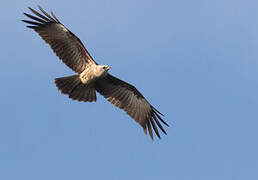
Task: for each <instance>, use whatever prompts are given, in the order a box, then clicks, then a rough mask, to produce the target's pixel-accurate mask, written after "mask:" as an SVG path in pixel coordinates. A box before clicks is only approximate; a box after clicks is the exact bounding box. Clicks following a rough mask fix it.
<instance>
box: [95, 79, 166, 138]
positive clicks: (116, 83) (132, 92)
mask: <svg viewBox="0 0 258 180" xmlns="http://www.w3.org/2000/svg"><path fill="white" fill-rule="evenodd" d="M95 88H96V90H97V91H98V92H99V93H100V94H101V95H103V96H104V97H105V98H106V99H107V100H108V101H110V102H111V103H112V104H114V105H115V106H117V107H119V108H121V109H123V110H124V111H125V112H126V113H127V114H128V115H129V116H131V117H132V118H133V119H134V120H135V121H136V122H138V123H139V124H140V125H141V126H142V127H143V129H144V133H145V134H147V128H148V131H149V134H150V137H151V138H152V139H153V133H152V128H153V129H154V131H155V133H156V135H157V136H158V137H159V138H160V135H159V131H158V128H157V126H158V127H159V128H160V129H161V131H162V132H163V133H164V134H167V133H166V131H165V130H164V128H163V127H162V126H161V124H160V122H159V121H161V122H162V123H164V124H165V125H167V126H168V124H167V123H166V122H165V121H164V120H163V119H162V118H161V116H160V115H162V114H161V113H160V112H159V111H158V110H157V109H155V108H154V107H153V106H151V105H150V104H149V103H148V101H147V100H146V99H145V98H144V97H143V95H142V94H141V93H140V92H139V91H138V90H137V89H136V88H135V87H134V86H132V85H130V84H128V83H126V82H124V81H122V80H120V79H118V78H116V77H114V76H112V75H110V74H108V75H107V76H106V77H104V78H103V79H100V80H98V81H97V82H96V85H95ZM156 125H157V126H156Z"/></svg>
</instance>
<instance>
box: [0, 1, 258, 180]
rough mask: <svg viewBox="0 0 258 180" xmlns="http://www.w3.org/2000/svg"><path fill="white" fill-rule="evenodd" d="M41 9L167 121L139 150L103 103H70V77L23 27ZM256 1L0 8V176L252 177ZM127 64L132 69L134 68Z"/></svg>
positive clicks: (133, 131) (41, 179)
mask: <svg viewBox="0 0 258 180" xmlns="http://www.w3.org/2000/svg"><path fill="white" fill-rule="evenodd" d="M37 4H40V5H41V6H42V7H43V8H44V9H45V10H47V11H49V10H50V9H52V10H53V11H54V12H55V14H56V16H57V17H58V18H59V19H60V20H61V21H62V22H63V24H64V25H65V26H66V27H67V28H69V29H70V30H71V31H72V32H73V33H75V34H76V35H77V36H78V37H79V38H80V39H81V40H82V42H83V43H84V45H85V46H86V47H87V49H88V50H89V52H90V53H91V55H92V56H93V57H94V58H95V60H96V61H97V62H99V63H100V64H108V65H110V66H111V67H112V69H111V71H110V72H111V74H113V75H116V76H118V77H119V78H121V79H123V80H125V81H127V82H129V83H131V84H133V85H135V86H136V87H137V88H138V90H140V91H141V92H142V93H143V94H144V95H145V97H146V98H147V99H148V100H149V102H151V103H152V104H153V105H154V106H155V107H157V109H159V110H160V111H161V112H162V113H164V114H165V120H166V121H167V122H168V123H169V124H170V127H169V128H166V130H167V132H168V135H167V136H162V139H161V140H158V139H155V141H151V139H150V138H149V137H146V136H145V135H144V133H143V131H142V128H141V127H140V126H139V125H138V124H137V123H135V122H134V121H133V120H132V119H131V118H130V117H129V116H127V115H126V114H125V113H124V112H123V111H122V110H120V109H117V108H115V107H113V106H112V105H111V104H110V103H109V102H107V101H106V100H105V99H104V98H103V97H101V96H98V101H97V102H96V103H81V102H76V101H72V100H70V99H68V98H67V96H64V95H62V94H60V93H59V91H57V90H56V87H55V84H54V82H53V80H54V78H56V77H61V76H67V75H72V74H73V72H72V71H71V70H70V69H69V68H68V67H66V66H65V65H64V64H63V63H62V62H61V61H60V60H59V59H58V58H57V57H56V56H55V54H54V53H53V52H52V51H51V50H50V48H49V46H48V45H47V44H45V43H44V42H43V40H41V39H40V37H39V36H38V35H37V34H36V33H35V32H34V31H32V30H31V29H27V28H25V24H24V23H22V22H21V21H20V20H21V19H24V18H25V17H24V16H23V14H22V13H23V12H29V11H28V9H27V8H26V7H27V6H31V7H33V8H35V7H36V5H37ZM257 7H258V1H254V0H245V1H240V0H226V1H225V0H217V1H207V0H195V1H192V0H180V1H179V0H176V1H170V0H169V1H168V0H164V1H151V0H142V1H139V0H130V1H121V0H114V1H108V0H97V1H90V0H84V1H82V0H81V1H78V0H73V1H50V0H46V1H43V2H42V1H32V0H25V1H18V0H16V1H14V0H11V1H4V2H2V3H1V7H0V9H1V11H0V15H1V16H0V21H1V29H0V31H1V43H0V47H1V55H0V58H1V66H0V81H1V86H0V87H1V88H0V99H1V100H0V109H1V110H0V144H1V146H0V172H1V173H0V179H3V180H17V179H19V180H58V179H62V180H70V179H78V180H84V179H117V180H120V179H123V180H131V179H139V180H144V179H148V180H156V179H162V180H163V179H164V180H171V179H176V180H189V179H194V180H195V179H196V180H207V179H208V180H218V179H219V180H242V179H248V180H257V179H258V143H257V137H258V131H257V128H258V11H257ZM135 65H137V66H135Z"/></svg>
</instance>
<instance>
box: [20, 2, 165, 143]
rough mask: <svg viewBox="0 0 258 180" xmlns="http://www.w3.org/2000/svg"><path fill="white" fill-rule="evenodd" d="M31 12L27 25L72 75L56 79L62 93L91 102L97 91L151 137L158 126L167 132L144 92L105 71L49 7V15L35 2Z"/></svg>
mask: <svg viewBox="0 0 258 180" xmlns="http://www.w3.org/2000/svg"><path fill="white" fill-rule="evenodd" d="M28 8H29V10H30V11H31V12H32V15H31V14H27V13H24V15H25V16H27V17H28V18H30V20H22V21H23V22H25V23H28V24H29V25H28V26H27V27H28V28H31V29H33V30H35V31H36V32H37V33H38V34H39V35H40V36H41V38H42V39H43V40H44V41H45V42H46V43H48V44H49V45H50V47H51V49H52V50H53V51H54V53H55V54H56V55H57V56H58V57H59V58H60V59H61V60H62V62H63V63H65V64H66V65H67V66H68V67H69V68H71V69H72V70H73V71H75V72H76V74H75V75H72V76H67V77H61V78H56V79H55V84H56V87H57V89H58V90H59V91H61V93H63V94H66V95H68V96H69V98H71V99H73V100H77V101H84V102H94V101H96V100H97V97H96V92H98V93H100V94H101V95H102V96H104V97H105V98H106V99H107V100H108V101H109V102H111V103H112V104H113V105H115V106H117V107H119V108H121V109H123V110H124V111H125V112H126V113H127V114H128V115H129V116H131V118H133V119H134V120H135V121H136V122H137V123H139V124H140V125H141V126H142V128H143V130H144V133H145V134H146V135H147V131H148V133H149V135H150V137H151V139H152V140H153V132H152V129H153V130H154V132H155V134H156V135H157V136H158V137H159V138H160V134H159V131H158V128H157V127H159V129H160V130H161V131H162V132H163V133H164V134H167V133H166V131H165V130H164V128H163V127H162V125H161V123H160V122H162V123H163V124H165V125H166V126H168V124H167V123H166V122H165V121H164V120H163V119H162V118H161V116H163V114H162V113H161V112H159V111H158V110H157V109H155V108H154V107H153V106H152V105H151V104H150V103H149V102H148V101H147V100H146V99H145V98H144V96H143V95H142V94H141V93H140V92H139V91H138V90H137V89H136V88H135V87H134V86H133V85H131V84H129V83H127V82H124V81H122V80H120V79H118V78H116V77H114V76H112V75H111V74H110V73H108V71H109V70H110V66H108V65H99V64H98V63H97V62H95V61H94V59H93V58H92V57H91V55H90V54H89V52H88V51H87V49H86V48H85V47H84V45H83V44H82V42H81V40H80V39H79V38H78V37H76V36H75V35H74V34H73V33H72V32H71V31H69V30H68V29H67V28H66V27H65V26H64V25H63V24H62V23H61V22H60V21H59V20H58V19H57V18H56V16H55V15H54V13H53V12H52V11H51V15H50V14H48V13H47V12H45V11H44V10H43V9H42V8H41V7H40V6H38V8H39V10H40V11H41V13H39V12H38V11H36V10H34V9H32V8H30V7H28Z"/></svg>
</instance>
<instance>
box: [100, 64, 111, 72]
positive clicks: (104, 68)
mask: <svg viewBox="0 0 258 180" xmlns="http://www.w3.org/2000/svg"><path fill="white" fill-rule="evenodd" d="M101 68H102V70H103V71H104V72H108V70H109V69H111V67H110V66H108V65H101Z"/></svg>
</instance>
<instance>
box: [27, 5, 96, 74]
mask: <svg viewBox="0 0 258 180" xmlns="http://www.w3.org/2000/svg"><path fill="white" fill-rule="evenodd" d="M38 8H39V10H40V11H41V12H42V13H43V15H42V14H40V13H39V12H37V11H36V10H34V9H32V8H30V7H29V9H30V10H31V12H32V13H33V14H35V15H36V16H33V15H30V14H27V13H24V15H26V16H27V17H29V18H31V19H32V20H34V21H28V20H22V21H23V22H26V23H28V24H30V25H29V26H27V27H28V28H32V29H34V30H35V31H36V32H37V33H38V34H39V35H40V36H41V37H42V39H44V40H45V41H46V42H47V43H48V44H49V45H50V46H51V48H52V50H53V51H54V52H55V53H56V55H57V56H58V57H59V58H60V59H61V60H62V61H63V62H64V63H65V64H66V65H67V66H68V67H70V68H71V69H72V70H74V71H75V72H78V73H81V72H82V71H83V70H85V68H86V67H87V65H88V64H90V63H95V61H94V60H93V58H92V57H91V56H90V54H89V53H88V51H87V49H86V48H85V47H84V46H83V44H82V42H81V41H80V39H79V38H77V37H76V36H75V35H74V34H73V33H72V32H71V31H69V30H68V29H67V28H66V27H65V26H64V25H63V24H62V23H61V22H60V21H59V20H58V19H57V18H56V16H55V15H54V13H53V12H51V15H52V16H50V15H49V14H48V13H46V12H45V11H44V10H43V9H42V8H41V7H40V6H38ZM95 64H96V63H95Z"/></svg>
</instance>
